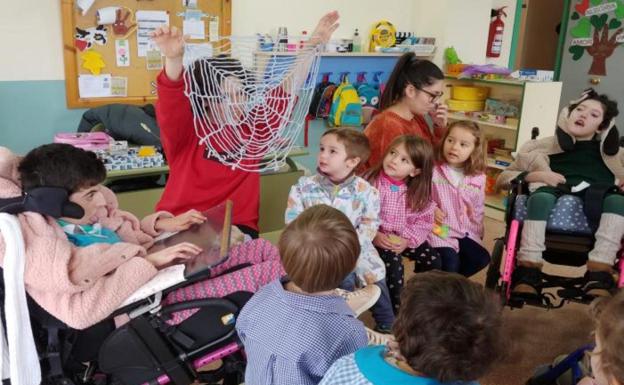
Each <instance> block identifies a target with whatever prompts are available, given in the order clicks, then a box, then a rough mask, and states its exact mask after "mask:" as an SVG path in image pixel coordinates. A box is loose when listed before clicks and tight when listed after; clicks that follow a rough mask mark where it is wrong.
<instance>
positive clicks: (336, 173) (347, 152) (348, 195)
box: [285, 128, 394, 333]
mask: <svg viewBox="0 0 624 385" xmlns="http://www.w3.org/2000/svg"><path fill="white" fill-rule="evenodd" d="M369 155H370V146H369V143H368V138H366V136H365V135H364V134H363V133H361V132H359V131H357V130H354V129H349V128H334V129H331V130H328V131H326V132H325V133H324V134H323V135H322V136H321V143H320V149H319V154H318V159H317V171H318V173H317V174H316V175H313V176H303V177H301V178H299V181H298V182H297V183H296V184H295V185H294V186H293V187H292V188H291V190H290V195H289V196H288V204H287V207H286V213H285V221H286V223H289V222H291V221H292V220H294V219H295V218H296V217H297V216H298V215H299V214H300V213H301V212H302V211H303V210H305V209H307V208H309V207H312V206H314V205H318V204H326V205H329V206H332V207H334V208H336V209H338V210H340V211H342V212H343V213H344V214H345V215H346V216H347V217H348V218H349V220H350V221H351V223H352V224H353V226H354V227H355V230H356V231H357V233H358V237H359V241H360V248H361V252H360V256H359V258H358V262H357V265H356V268H355V276H357V279H358V280H359V284H360V285H362V286H363V285H365V284H366V281H367V280H366V279H365V276H364V275H365V274H367V273H371V274H372V275H374V279H373V281H374V282H375V284H376V285H378V286H379V288H380V289H381V296H380V297H379V300H378V301H377V303H376V304H375V305H374V306H373V307H372V311H373V317H374V318H375V322H376V324H377V326H376V330H377V331H380V332H383V333H389V332H390V329H391V327H392V323H393V322H394V312H393V310H392V304H391V302H390V294H389V292H388V287H387V286H386V282H385V278H386V268H385V265H384V262H383V261H382V260H381V258H380V257H379V253H378V252H377V250H376V249H375V247H374V246H373V238H375V235H376V234H377V229H378V227H379V224H380V220H379V210H380V200H379V192H378V191H377V189H375V188H374V187H373V186H371V185H370V184H369V183H368V182H367V181H366V180H365V179H363V178H360V177H359V176H357V175H355V171H356V170H357V169H358V167H359V166H360V165H361V164H363V163H365V162H366V160H367V159H368V156H369ZM354 278H355V277H353V276H350V277H349V279H347V280H346V281H345V282H343V284H342V285H341V287H342V288H343V289H347V290H353V289H354V288H355V286H356V283H355V282H354V280H355V279H354Z"/></svg>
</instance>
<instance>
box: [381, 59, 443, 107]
mask: <svg viewBox="0 0 624 385" xmlns="http://www.w3.org/2000/svg"><path fill="white" fill-rule="evenodd" d="M442 79H444V74H443V73H442V70H441V69H440V68H439V67H438V66H437V65H435V64H433V63H432V62H430V61H429V60H421V59H418V58H417V57H416V55H415V54H414V52H408V53H406V54H404V55H403V56H401V57H400V58H399V61H397V63H396V65H395V66H394V69H393V70H392V73H391V74H390V78H389V79H388V81H387V82H386V88H385V89H384V91H383V94H381V101H380V107H381V109H385V108H388V107H390V106H391V105H393V104H394V103H396V102H397V101H399V100H400V99H401V98H402V97H403V92H404V91H405V88H406V87H407V86H409V85H410V84H411V85H413V86H414V87H416V88H418V89H421V88H423V87H425V86H430V85H432V84H433V83H434V82H435V81H436V80H442Z"/></svg>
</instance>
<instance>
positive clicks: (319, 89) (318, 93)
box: [308, 72, 336, 119]
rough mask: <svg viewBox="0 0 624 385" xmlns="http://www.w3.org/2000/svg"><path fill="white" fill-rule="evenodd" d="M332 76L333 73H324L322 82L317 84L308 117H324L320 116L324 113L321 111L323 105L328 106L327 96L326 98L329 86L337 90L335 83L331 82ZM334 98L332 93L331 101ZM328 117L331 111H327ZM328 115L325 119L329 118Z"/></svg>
mask: <svg viewBox="0 0 624 385" xmlns="http://www.w3.org/2000/svg"><path fill="white" fill-rule="evenodd" d="M330 75H331V72H326V73H324V74H323V78H322V80H321V82H320V83H319V84H317V85H316V88H315V89H314V93H313V94H312V101H311V102H310V108H309V110H308V115H310V117H311V118H312V119H316V118H322V116H319V112H322V111H320V110H321V105H324V104H327V102H326V100H325V99H327V96H325V94H326V91H325V90H326V88H327V87H329V86H333V89H335V87H336V85H335V84H334V83H332V82H330V81H329V76H330ZM324 96H325V97H324ZM332 96H333V92H331V95H329V99H330V100H331V97H332ZM327 115H329V109H328V111H327ZM327 115H325V117H327Z"/></svg>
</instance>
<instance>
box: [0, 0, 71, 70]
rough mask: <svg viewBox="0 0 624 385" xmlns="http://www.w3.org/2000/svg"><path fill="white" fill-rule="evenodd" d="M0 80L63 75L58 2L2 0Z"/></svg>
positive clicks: (59, 4)
mask: <svg viewBox="0 0 624 385" xmlns="http://www.w3.org/2000/svg"><path fill="white" fill-rule="evenodd" d="M1 4H2V6H1V7H0V9H1V11H0V47H2V59H1V60H0V81H3V80H60V79H64V78H65V76H64V70H63V39H62V32H61V2H60V1H59V0H18V1H8V0H7V1H2V2H1Z"/></svg>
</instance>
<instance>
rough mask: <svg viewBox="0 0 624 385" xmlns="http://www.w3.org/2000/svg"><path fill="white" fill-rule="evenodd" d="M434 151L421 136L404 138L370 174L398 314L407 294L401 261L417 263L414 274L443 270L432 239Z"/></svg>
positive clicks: (382, 250) (380, 243) (379, 240)
mask: <svg viewBox="0 0 624 385" xmlns="http://www.w3.org/2000/svg"><path fill="white" fill-rule="evenodd" d="M432 169H433V149H432V147H431V145H430V144H429V142H427V141H425V140H424V139H421V138H419V137H418V136H416V135H403V136H399V137H397V138H396V139H394V140H393V141H392V143H390V146H389V147H388V150H386V153H385V155H384V157H383V160H382V162H381V163H380V164H378V165H377V166H376V167H375V168H373V169H372V170H371V171H370V172H369V173H368V174H367V178H368V180H369V182H370V183H371V184H372V185H373V186H375V187H376V188H377V190H379V198H380V201H381V210H380V213H379V219H380V220H381V224H380V226H379V230H378V231H377V235H376V236H375V238H374V239H373V244H374V245H375V247H376V248H377V251H378V252H379V255H380V257H381V259H382V260H383V261H384V263H385V264H386V283H387V284H388V289H389V291H390V298H391V300H392V307H393V310H394V313H395V314H397V313H398V311H399V305H400V296H401V289H402V288H403V261H402V257H406V258H410V259H412V260H414V261H415V263H416V267H415V271H426V270H431V269H435V268H437V269H440V268H441V262H440V258H439V256H438V254H437V252H436V251H435V250H434V249H433V248H432V247H431V246H430V245H429V243H428V242H427V238H428V237H429V234H431V231H432V229H433V210H434V208H435V205H434V204H433V202H432V201H431V182H430V181H431V173H432Z"/></svg>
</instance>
